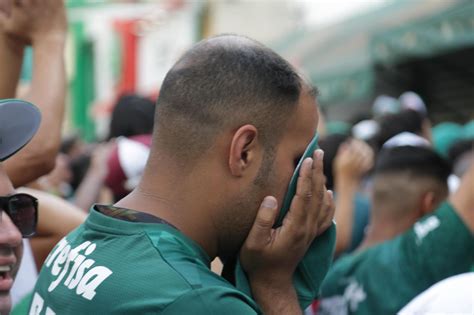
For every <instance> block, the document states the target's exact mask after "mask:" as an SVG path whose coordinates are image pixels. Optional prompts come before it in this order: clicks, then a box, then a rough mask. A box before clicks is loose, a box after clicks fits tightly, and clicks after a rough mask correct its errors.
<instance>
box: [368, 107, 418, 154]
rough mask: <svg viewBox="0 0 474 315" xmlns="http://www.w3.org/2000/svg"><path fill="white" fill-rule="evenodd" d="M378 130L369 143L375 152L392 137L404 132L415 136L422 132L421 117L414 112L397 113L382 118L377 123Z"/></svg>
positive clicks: (409, 110) (408, 110)
mask: <svg viewBox="0 0 474 315" xmlns="http://www.w3.org/2000/svg"><path fill="white" fill-rule="evenodd" d="M379 126H380V130H379V132H378V133H377V135H375V137H374V139H372V141H371V143H372V144H373V146H374V149H375V150H376V151H378V150H380V148H381V147H382V146H383V144H384V143H385V142H386V141H387V140H388V139H390V138H392V137H393V136H396V135H398V134H399V133H402V132H404V131H406V132H411V133H414V134H417V135H420V136H421V135H422V132H423V116H422V115H421V114H420V113H419V112H417V111H414V110H411V109H406V110H403V111H401V112H399V113H395V114H390V115H386V116H383V117H382V118H381V119H380V121H379Z"/></svg>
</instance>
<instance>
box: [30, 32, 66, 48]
mask: <svg viewBox="0 0 474 315" xmlns="http://www.w3.org/2000/svg"><path fill="white" fill-rule="evenodd" d="M65 43H66V32H60V31H57V32H49V33H46V34H38V35H34V36H33V37H32V45H33V47H42V46H48V47H60V48H62V47H64V45H65Z"/></svg>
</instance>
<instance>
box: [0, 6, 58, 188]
mask: <svg viewBox="0 0 474 315" xmlns="http://www.w3.org/2000/svg"><path fill="white" fill-rule="evenodd" d="M66 27H67V23H66V14H65V9H64V3H63V1H62V0H43V1H33V0H24V1H21V2H17V3H16V4H15V5H14V6H13V7H12V10H11V15H10V17H9V18H7V20H6V23H4V26H3V31H4V33H5V34H8V36H10V37H12V38H15V39H17V40H18V41H20V42H21V41H23V42H25V43H31V44H32V46H33V78H32V82H31V86H30V89H29V91H28V93H27V95H26V96H25V97H24V99H26V100H28V101H30V102H32V103H33V104H35V105H37V106H38V107H39V108H40V110H41V114H42V122H41V126H40V129H39V130H38V132H37V133H36V135H35V137H34V138H33V139H32V140H31V142H30V143H29V144H28V145H27V146H26V147H25V149H24V150H22V151H21V152H20V153H19V154H17V155H16V156H15V158H14V159H11V160H9V161H8V162H6V163H5V168H6V171H7V173H8V175H9V176H10V178H11V180H12V182H13V185H14V186H15V187H18V186H21V185H24V184H27V183H28V182H31V181H32V180H34V179H36V178H38V177H40V176H42V175H44V174H47V173H48V172H50V171H51V170H52V168H53V167H54V163H55V158H56V154H57V152H58V149H59V145H60V141H61V128H62V121H63V116H64V106H65V93H66V79H65V70H64V44H65V38H66ZM12 60H16V59H15V58H12ZM5 62H7V61H5ZM12 62H13V63H17V62H18V60H16V61H12ZM14 66H15V65H12V66H10V67H9V70H10V71H13V70H15V69H16V68H15V69H12V68H14ZM17 76H18V74H17V75H16V78H17ZM13 77H14V78H15V76H13ZM5 79H6V78H5V77H3V79H2V80H5ZM12 84H13V83H11V84H0V85H3V86H5V87H4V88H3V89H4V90H5V91H6V90H8V91H9V92H10V90H11V86H10V85H12ZM4 96H5V97H14V95H4Z"/></svg>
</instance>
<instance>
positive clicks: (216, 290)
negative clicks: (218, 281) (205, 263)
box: [162, 287, 262, 315]
mask: <svg viewBox="0 0 474 315" xmlns="http://www.w3.org/2000/svg"><path fill="white" fill-rule="evenodd" d="M162 314H163V315H179V314H195V315H204V314H208V315H213V314H242V315H254V314H262V313H261V311H260V310H259V309H258V307H257V306H256V304H255V303H254V302H253V301H251V300H250V299H249V298H248V297H246V296H245V295H243V294H242V293H240V292H238V291H234V290H228V289H223V288H222V287H210V288H203V289H194V290H191V291H189V292H188V293H185V294H183V295H182V296H180V297H179V298H178V299H177V300H175V301H174V302H173V303H171V304H170V305H168V306H167V307H166V308H165V309H164V310H163V312H162Z"/></svg>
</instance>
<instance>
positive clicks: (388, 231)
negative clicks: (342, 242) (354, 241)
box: [357, 217, 413, 251]
mask: <svg viewBox="0 0 474 315" xmlns="http://www.w3.org/2000/svg"><path fill="white" fill-rule="evenodd" d="M370 221H371V222H370V224H369V226H367V228H366V233H365V237H364V239H363V241H362V243H361V245H360V246H359V247H358V248H357V250H358V251H360V250H363V249H367V248H369V247H372V246H375V245H377V244H379V243H382V242H385V241H389V240H391V239H394V238H395V237H397V236H398V235H400V234H402V233H404V232H405V231H406V230H408V229H409V228H410V227H411V226H412V225H413V222H411V221H408V220H393V219H382V218H378V219H374V218H373V217H372V218H371V220H370Z"/></svg>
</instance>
